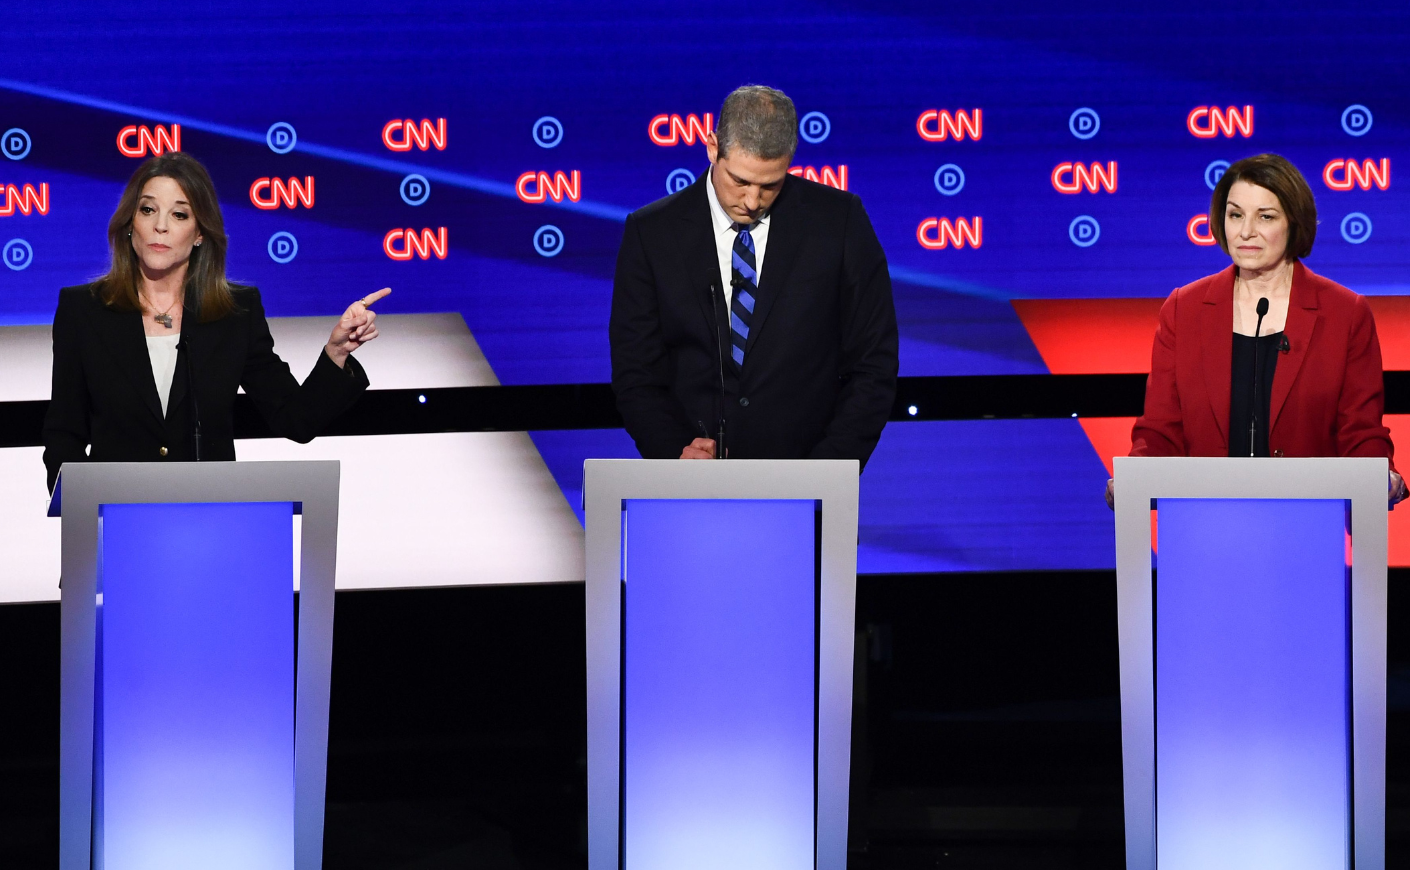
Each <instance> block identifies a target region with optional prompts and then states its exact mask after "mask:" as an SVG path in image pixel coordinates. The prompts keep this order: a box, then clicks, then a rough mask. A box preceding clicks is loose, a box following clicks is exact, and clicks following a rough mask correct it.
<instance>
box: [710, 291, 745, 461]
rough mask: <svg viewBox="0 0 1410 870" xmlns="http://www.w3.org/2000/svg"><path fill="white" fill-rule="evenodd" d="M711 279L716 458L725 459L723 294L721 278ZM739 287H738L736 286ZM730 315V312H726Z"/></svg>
mask: <svg viewBox="0 0 1410 870" xmlns="http://www.w3.org/2000/svg"><path fill="white" fill-rule="evenodd" d="M709 279H710V325H711V326H713V327H714V328H715V370H716V372H717V373H718V374H719V390H720V391H719V394H718V395H716V396H715V400H716V403H715V423H716V426H717V431H716V433H715V458H716V459H724V458H725V407H726V405H725V352H724V349H723V345H722V343H721V339H720V316H719V310H720V309H719V303H717V302H716V301H715V300H716V297H720V296H722V295H723V294H722V293H721V291H720V277H719V276H718V275H715V274H714V273H713V272H712V273H711V274H710V276H709ZM735 286H738V285H735ZM726 314H727V315H728V312H726Z"/></svg>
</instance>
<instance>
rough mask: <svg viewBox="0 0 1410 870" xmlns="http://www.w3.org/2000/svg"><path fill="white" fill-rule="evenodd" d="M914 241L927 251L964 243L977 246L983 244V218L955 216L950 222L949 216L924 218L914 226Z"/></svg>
mask: <svg viewBox="0 0 1410 870" xmlns="http://www.w3.org/2000/svg"><path fill="white" fill-rule="evenodd" d="M916 241H918V242H920V246H921V247H922V248H925V249H926V250H929V251H943V250H944V249H946V248H963V247H965V244H966V243H968V244H969V247H971V248H978V247H981V246H982V245H983V244H984V219H983V218H980V217H976V218H972V219H971V220H965V219H964V218H955V220H954V222H953V223H952V222H951V221H950V219H949V218H926V219H925V220H923V221H921V222H920V226H918V227H916Z"/></svg>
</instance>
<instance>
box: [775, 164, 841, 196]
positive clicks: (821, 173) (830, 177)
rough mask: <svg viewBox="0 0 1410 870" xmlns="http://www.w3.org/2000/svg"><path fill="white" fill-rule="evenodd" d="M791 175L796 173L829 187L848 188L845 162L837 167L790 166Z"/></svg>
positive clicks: (800, 176) (789, 172)
mask: <svg viewBox="0 0 1410 870" xmlns="http://www.w3.org/2000/svg"><path fill="white" fill-rule="evenodd" d="M788 174H789V175H796V176H798V177H799V178H803V179H806V180H808V181H816V182H817V183H819V184H825V185H827V186H828V187H835V188H837V189H838V190H846V189H847V164H845V163H843V164H842V165H840V166H838V167H837V168H836V169H833V168H832V167H831V166H824V167H822V169H814V168H813V167H811V166H790V167H788Z"/></svg>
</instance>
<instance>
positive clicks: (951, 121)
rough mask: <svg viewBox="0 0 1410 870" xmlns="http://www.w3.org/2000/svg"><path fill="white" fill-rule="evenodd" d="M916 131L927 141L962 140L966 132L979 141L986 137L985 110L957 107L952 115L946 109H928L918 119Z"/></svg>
mask: <svg viewBox="0 0 1410 870" xmlns="http://www.w3.org/2000/svg"><path fill="white" fill-rule="evenodd" d="M916 132H917V133H919V134H920V138H922V139H924V140H925V141H927V142H944V141H945V140H946V139H954V140H955V141H956V142H959V141H962V140H963V139H964V137H965V134H966V133H968V134H969V138H971V139H973V140H974V141H976V142H978V141H979V140H980V139H982V138H983V137H984V110H983V109H975V110H973V111H971V112H965V110H964V109H956V110H955V113H954V114H953V115H951V114H950V113H949V112H947V111H946V110H944V109H927V110H926V111H924V112H921V113H920V117H919V118H917V119H916Z"/></svg>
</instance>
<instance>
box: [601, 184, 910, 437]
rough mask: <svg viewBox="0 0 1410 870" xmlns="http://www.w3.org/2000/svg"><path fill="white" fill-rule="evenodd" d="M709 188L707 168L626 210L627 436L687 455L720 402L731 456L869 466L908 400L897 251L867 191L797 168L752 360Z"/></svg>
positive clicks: (620, 302)
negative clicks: (870, 208)
mask: <svg viewBox="0 0 1410 870" xmlns="http://www.w3.org/2000/svg"><path fill="white" fill-rule="evenodd" d="M709 183H710V177H709V174H708V173H707V174H705V175H702V176H701V178H700V179H699V180H698V181H696V182H695V183H694V184H692V185H691V186H690V187H687V188H685V189H684V190H681V191H679V192H677V193H675V194H672V195H671V196H668V197H666V198H665V199H662V200H658V201H657V202H654V203H652V204H651V205H648V206H646V207H645V208H642V209H640V210H638V211H635V212H633V213H632V214H631V215H629V216H628V217H627V225H626V233H625V236H624V238H623V239H622V248H621V251H620V253H619V254H618V257H617V275H616V281H615V283H614V285H613V292H612V321H611V330H610V333H611V342H612V387H613V389H614V390H615V392H616V394H617V407H618V408H619V409H620V410H621V413H622V417H623V418H624V419H625V421H626V425H627V432H628V433H630V434H631V436H632V438H633V439H634V440H635V441H636V446H637V450H639V451H640V452H641V455H642V456H643V457H645V458H647V459H676V458H678V457H679V456H680V455H681V451H682V450H684V449H685V447H686V445H688V444H690V442H691V441H692V440H693V439H695V438H702V437H706V433H707V432H708V433H709V436H710V437H714V433H715V431H716V423H715V421H716V420H717V419H719V417H720V416H721V409H722V413H723V416H724V417H725V419H726V421H727V425H726V442H727V447H728V451H729V456H730V457H732V458H736V459H805V458H812V459H857V460H860V461H861V462H862V463H863V464H865V463H866V461H867V458H868V457H869V456H871V452H872V450H873V449H875V447H876V443H877V440H878V439H879V438H880V437H881V429H882V427H883V426H884V425H885V424H886V420H887V417H888V416H889V415H890V413H891V405H892V402H893V400H894V398H895V394H896V372H897V366H898V363H897V344H898V339H897V334H896V310H895V307H894V304H893V303H892V299H891V278H890V275H889V273H888V272H887V269H886V255H885V253H884V252H883V251H882V250H881V244H880V242H878V241H877V238H876V233H875V232H874V231H873V230H872V226H871V221H869V220H868V219H867V214H866V210H865V209H863V208H862V201H861V200H860V199H859V198H858V197H857V196H856V195H855V194H852V193H847V192H845V191H841V190H835V189H833V188H830V187H825V186H823V185H821V184H816V183H814V182H810V181H806V180H804V179H801V178H797V177H795V176H791V175H790V176H788V177H787V178H786V179H785V181H784V185H783V188H782V190H781V191H780V192H779V195H778V198H777V199H775V200H774V204H773V207H772V209H771V210H770V218H769V236H768V245H767V247H766V248H765V251H764V260H763V264H762V267H761V272H760V277H759V281H760V283H759V288H758V289H759V293H758V298H757V301H756V303H755V308H754V315H753V320H752V323H751V329H750V332H749V341H748V344H747V345H746V346H745V356H744V367H743V370H742V371H740V370H739V369H738V368H737V367H736V366H735V365H734V362H733V360H732V359H730V345H729V341H730V332H729V319H728V312H727V311H726V310H725V303H724V295H723V293H722V292H721V288H720V286H719V285H720V278H721V276H720V265H719V262H720V261H719V256H718V254H717V252H716V249H715V239H714V224H713V223H712V221H711V216H710V204H709V199H708V198H707V195H706V192H705V185H707V184H709ZM712 284H713V285H714V286H713V289H712ZM712 317H713V318H714V323H712V322H711V318H712ZM717 336H718V341H717ZM722 362H723V365H721V363H722ZM721 368H723V380H724V385H723V390H722V389H721V383H720V381H721ZM722 392H723V400H722V399H721V394H722Z"/></svg>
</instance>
